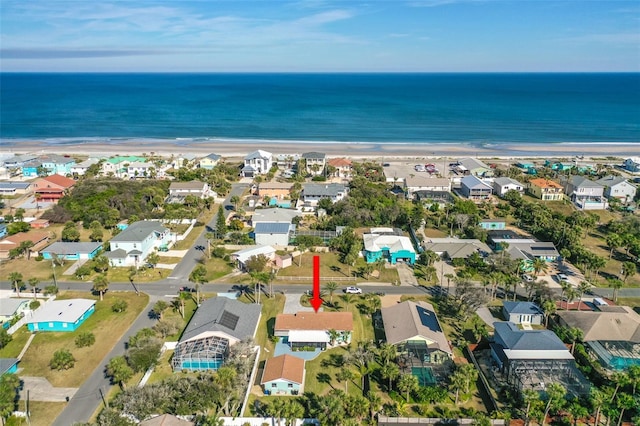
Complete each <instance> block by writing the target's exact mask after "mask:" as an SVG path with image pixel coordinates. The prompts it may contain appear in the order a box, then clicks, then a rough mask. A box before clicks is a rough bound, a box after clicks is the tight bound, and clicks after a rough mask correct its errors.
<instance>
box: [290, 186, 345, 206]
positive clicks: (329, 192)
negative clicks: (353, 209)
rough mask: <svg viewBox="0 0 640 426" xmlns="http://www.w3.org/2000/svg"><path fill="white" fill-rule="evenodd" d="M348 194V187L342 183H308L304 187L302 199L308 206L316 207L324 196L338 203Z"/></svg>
mask: <svg viewBox="0 0 640 426" xmlns="http://www.w3.org/2000/svg"><path fill="white" fill-rule="evenodd" d="M346 196H347V187H346V186H344V185H343V184H341V183H308V184H306V185H304V187H303V188H302V196H301V198H302V201H303V202H304V204H305V206H307V207H315V206H317V205H318V202H319V201H320V200H322V199H323V198H328V199H330V200H331V202H332V203H336V202H338V201H340V200H342V199H343V198H344V197H346Z"/></svg>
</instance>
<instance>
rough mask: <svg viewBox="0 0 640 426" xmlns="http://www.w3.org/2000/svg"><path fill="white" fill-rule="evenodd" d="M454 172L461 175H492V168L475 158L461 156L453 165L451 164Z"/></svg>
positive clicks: (484, 176)
mask: <svg viewBox="0 0 640 426" xmlns="http://www.w3.org/2000/svg"><path fill="white" fill-rule="evenodd" d="M452 169H453V171H454V172H456V173H459V174H462V175H470V176H477V177H483V178H486V177H491V176H493V169H492V168H491V167H489V166H488V165H487V164H485V163H484V162H482V161H480V160H478V159H477V158H471V157H467V158H462V159H460V160H458V162H457V164H456V165H455V166H452Z"/></svg>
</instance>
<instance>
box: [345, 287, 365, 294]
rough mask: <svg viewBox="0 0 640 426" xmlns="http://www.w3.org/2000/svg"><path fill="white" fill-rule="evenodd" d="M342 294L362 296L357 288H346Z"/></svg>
mask: <svg viewBox="0 0 640 426" xmlns="http://www.w3.org/2000/svg"><path fill="white" fill-rule="evenodd" d="M344 292H345V293H347V294H362V289H361V288H359V287H347V288H345V289H344Z"/></svg>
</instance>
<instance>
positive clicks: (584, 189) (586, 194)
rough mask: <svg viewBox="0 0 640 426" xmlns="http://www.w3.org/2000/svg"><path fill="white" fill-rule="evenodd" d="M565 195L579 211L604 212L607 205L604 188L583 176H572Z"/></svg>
mask: <svg viewBox="0 0 640 426" xmlns="http://www.w3.org/2000/svg"><path fill="white" fill-rule="evenodd" d="M565 193H566V194H567V195H568V196H569V198H570V199H571V201H572V202H573V204H574V205H575V206H576V207H577V208H578V209H580V210H605V209H606V208H607V207H609V203H608V202H607V200H606V198H604V186H603V185H600V184H599V183H597V182H594V181H592V180H590V179H587V178H585V177H584V176H572V177H571V178H570V179H569V180H568V181H567V184H566V188H565Z"/></svg>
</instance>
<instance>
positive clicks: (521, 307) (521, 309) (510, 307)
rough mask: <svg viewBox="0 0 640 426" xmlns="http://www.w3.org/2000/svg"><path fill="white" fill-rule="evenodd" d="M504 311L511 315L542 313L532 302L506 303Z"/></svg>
mask: <svg viewBox="0 0 640 426" xmlns="http://www.w3.org/2000/svg"><path fill="white" fill-rule="evenodd" d="M502 305H503V306H504V309H505V310H506V311H507V312H508V313H510V314H531V315H540V314H542V311H541V310H540V308H539V307H538V305H536V304H535V303H532V302H509V301H506V302H504V303H503V304H502Z"/></svg>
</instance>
